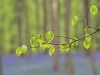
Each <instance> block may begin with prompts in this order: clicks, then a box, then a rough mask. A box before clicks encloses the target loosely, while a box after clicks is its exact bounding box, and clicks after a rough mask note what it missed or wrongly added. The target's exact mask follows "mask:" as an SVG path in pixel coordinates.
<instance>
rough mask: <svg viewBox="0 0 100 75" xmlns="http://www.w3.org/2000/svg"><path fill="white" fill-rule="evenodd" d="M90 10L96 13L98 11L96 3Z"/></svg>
mask: <svg viewBox="0 0 100 75" xmlns="http://www.w3.org/2000/svg"><path fill="white" fill-rule="evenodd" d="M90 12H91V14H93V15H96V14H97V13H98V8H97V7H96V6H95V5H92V6H91V7H90Z"/></svg>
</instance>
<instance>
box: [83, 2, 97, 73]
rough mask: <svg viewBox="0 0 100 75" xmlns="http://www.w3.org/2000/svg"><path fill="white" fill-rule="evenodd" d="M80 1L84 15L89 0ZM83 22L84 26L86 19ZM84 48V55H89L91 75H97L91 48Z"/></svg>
mask: <svg viewBox="0 0 100 75" xmlns="http://www.w3.org/2000/svg"><path fill="white" fill-rule="evenodd" d="M82 2H83V11H84V12H83V15H84V16H86V14H87V12H88V11H89V1H88V0H83V1H82ZM88 19H89V16H88ZM83 24H84V26H86V24H87V21H83ZM83 31H84V30H83ZM84 50H85V55H86V56H90V60H91V67H92V73H93V75H97V73H96V68H95V60H94V57H93V53H92V49H91V48H89V49H88V50H86V49H84Z"/></svg>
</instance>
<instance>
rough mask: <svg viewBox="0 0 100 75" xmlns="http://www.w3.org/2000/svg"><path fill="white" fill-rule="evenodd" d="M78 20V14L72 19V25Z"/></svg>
mask: <svg viewBox="0 0 100 75" xmlns="http://www.w3.org/2000/svg"><path fill="white" fill-rule="evenodd" d="M77 21H78V16H75V17H74V18H73V20H72V25H75V24H76V23H77Z"/></svg>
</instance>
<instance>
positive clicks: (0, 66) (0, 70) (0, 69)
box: [0, 54, 3, 75]
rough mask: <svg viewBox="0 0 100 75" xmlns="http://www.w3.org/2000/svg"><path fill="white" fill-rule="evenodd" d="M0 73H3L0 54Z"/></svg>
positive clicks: (1, 74)
mask: <svg viewBox="0 0 100 75" xmlns="http://www.w3.org/2000/svg"><path fill="white" fill-rule="evenodd" d="M0 75H3V73H2V56H1V54H0Z"/></svg>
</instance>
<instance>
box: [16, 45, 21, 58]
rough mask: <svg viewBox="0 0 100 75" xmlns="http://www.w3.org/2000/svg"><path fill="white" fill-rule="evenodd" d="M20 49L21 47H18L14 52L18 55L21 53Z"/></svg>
mask: <svg viewBox="0 0 100 75" xmlns="http://www.w3.org/2000/svg"><path fill="white" fill-rule="evenodd" d="M20 49H21V47H18V48H17V50H16V54H17V56H18V57H19V56H20V55H21V54H22V52H21V51H20Z"/></svg>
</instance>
